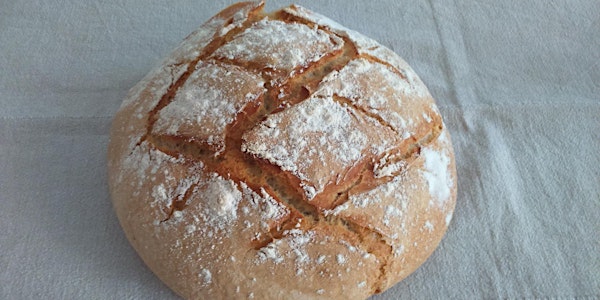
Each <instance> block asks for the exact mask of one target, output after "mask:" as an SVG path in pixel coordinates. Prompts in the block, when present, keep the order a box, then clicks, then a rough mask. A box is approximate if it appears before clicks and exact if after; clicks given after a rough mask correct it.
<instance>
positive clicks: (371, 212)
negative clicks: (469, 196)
mask: <svg viewBox="0 0 600 300" xmlns="http://www.w3.org/2000/svg"><path fill="white" fill-rule="evenodd" d="M262 6H263V4H262V3H242V4H238V5H237V6H233V7H231V8H229V9H228V10H225V11H224V12H222V13H220V14H219V15H217V16H215V17H214V18H213V19H211V20H210V21H209V22H208V23H206V24H205V25H204V26H203V27H202V28H201V29H199V31H197V32H195V33H193V34H192V35H190V36H189V37H188V38H187V40H186V41H185V42H184V43H183V44H182V46H180V47H179V48H178V49H177V50H175V52H174V53H173V54H172V55H171V56H170V57H169V58H168V59H167V60H166V61H165V62H164V63H163V65H162V67H160V68H159V69H158V71H156V72H155V73H154V74H153V73H151V74H150V75H149V77H147V78H146V79H145V80H143V81H142V83H140V84H139V85H138V87H137V89H136V88H134V89H133V90H132V91H131V92H130V95H129V97H128V99H129V100H127V101H125V102H124V104H123V107H122V111H126V112H127V111H128V110H129V112H128V114H129V115H132V116H133V117H134V118H135V119H136V121H135V122H133V124H132V125H128V122H131V121H123V122H122V123H121V128H120V129H118V130H120V132H119V134H116V135H121V136H123V139H125V137H124V136H127V139H128V141H124V142H123V143H122V144H123V145H124V146H122V148H121V149H116V150H113V152H114V153H124V155H121V156H120V157H118V158H116V159H114V160H113V159H112V158H111V159H110V162H109V163H110V164H111V165H114V166H115V168H119V170H118V171H115V172H113V173H115V174H116V175H112V174H111V176H116V177H115V178H114V179H113V178H111V182H115V183H113V185H115V186H116V187H115V186H113V187H111V189H112V193H113V198H119V197H128V196H132V197H139V198H144V197H143V195H142V196H140V194H143V192H141V191H143V190H144V189H145V190H149V191H150V192H148V193H149V196H150V198H151V201H149V205H146V206H145V208H144V209H141V210H139V211H137V212H132V211H135V210H136V209H135V208H134V206H135V205H134V204H132V203H134V201H132V202H131V203H121V202H127V201H126V200H124V201H115V207H116V210H117V213H118V214H119V218H120V220H121V222H122V223H123V225H124V227H127V226H138V224H135V222H136V218H141V219H145V218H147V219H148V220H152V222H145V223H144V224H142V225H140V226H141V227H145V228H144V229H140V230H139V232H141V233H142V234H140V236H141V235H143V232H152V236H151V237H148V239H149V240H152V239H154V242H159V241H160V239H163V240H164V239H169V238H170V239H172V240H171V241H172V243H173V245H171V248H168V249H167V250H166V252H167V253H170V254H169V255H172V258H173V259H174V260H175V259H177V257H178V255H179V254H177V253H175V252H176V251H180V250H182V249H188V250H189V248H191V247H196V248H198V249H200V248H206V246H207V244H206V243H205V242H198V241H192V240H193V238H192V237H194V236H195V237H196V238H198V236H197V234H201V235H202V236H204V238H209V239H213V238H214V239H217V240H218V241H220V242H219V243H221V244H222V247H223V249H235V250H231V251H230V252H231V253H229V254H228V255H230V257H227V258H224V257H223V256H222V255H220V254H219V253H218V252H219V251H217V250H215V251H212V250H214V247H215V244H213V245H212V247H213V249H212V250H211V249H204V250H202V249H200V250H197V251H196V253H193V254H190V255H188V256H187V258H179V259H181V260H184V261H185V260H186V259H187V260H193V259H196V260H200V263H199V264H200V265H203V266H205V267H204V268H201V269H194V268H192V267H191V266H183V265H185V264H183V265H178V266H176V267H173V266H172V265H170V264H169V262H164V260H165V257H164V256H161V255H163V254H161V253H162V252H161V251H162V250H160V249H159V248H160V247H161V246H160V245H156V247H157V249H159V250H157V251H155V252H153V250H140V249H142V248H144V247H145V248H147V247H148V246H147V244H144V243H149V242H148V241H140V242H139V243H136V242H135V241H134V240H135V237H133V235H135V234H136V232H137V231H136V230H137V229H130V232H128V230H127V228H126V233H127V234H128V237H129V238H130V240H132V244H133V245H134V247H135V248H136V249H137V250H138V252H141V255H142V257H143V258H144V260H145V261H146V263H148V264H149V265H150V266H151V268H152V269H153V271H154V272H156V273H157V274H158V275H159V277H161V278H162V279H163V280H165V282H167V284H169V286H171V287H172V288H174V289H175V290H176V291H177V292H178V293H180V294H182V295H184V296H186V297H200V296H202V295H208V294H213V295H217V294H219V295H221V296H223V297H225V296H227V295H229V296H231V295H233V294H235V293H239V292H240V290H248V291H257V292H256V293H257V294H256V295H255V294H254V292H249V293H247V296H248V297H249V298H252V297H254V296H259V294H260V289H257V288H256V285H255V283H253V280H252V279H250V280H249V281H250V283H245V282H242V280H241V279H239V278H235V276H234V275H223V274H221V270H219V269H218V268H217V269H211V268H210V267H209V266H210V264H211V263H210V261H211V259H212V260H213V261H223V260H231V261H230V262H228V263H231V265H240V264H241V262H239V261H237V262H236V260H240V259H243V258H244V257H248V256H250V257H252V258H251V259H247V260H249V261H251V262H252V263H251V264H254V265H257V266H259V267H257V268H256V270H254V269H253V270H250V271H248V270H242V271H240V272H241V273H244V276H245V277H251V276H250V274H253V276H254V277H252V278H254V282H256V278H259V277H260V276H261V274H262V275H264V276H267V277H268V276H269V274H271V276H273V275H272V274H279V273H277V272H281V273H282V274H285V273H286V272H287V271H286V270H280V271H278V268H282V265H284V264H286V263H287V261H291V263H290V266H292V267H293V268H294V272H295V274H296V275H298V276H299V275H302V274H306V273H311V274H310V276H317V275H318V274H320V275H321V276H322V277H323V276H324V277H327V276H325V275H323V274H328V276H329V277H334V275H335V274H334V273H335V272H334V271H331V268H328V267H326V266H330V265H331V264H333V265H337V267H338V268H339V269H340V270H341V271H337V275H338V277H339V276H341V275H344V274H346V275H345V276H350V275H348V274H354V273H361V272H362V273H364V274H358V275H357V274H355V275H353V276H354V277H356V281H357V282H355V283H353V284H354V286H353V287H352V288H349V287H345V286H341V287H336V288H331V289H327V288H326V285H325V286H324V287H323V288H318V289H317V288H315V289H314V290H312V291H310V292H311V293H312V295H313V296H315V297H319V296H323V297H326V298H331V297H336V296H339V293H351V294H352V295H355V296H359V297H367V296H369V295H371V294H373V293H379V292H381V291H383V290H385V289H387V288H389V287H390V286H391V285H392V284H394V283H395V282H397V281H398V280H400V279H402V278H403V277H405V276H406V275H408V273H410V272H412V270H414V269H415V268H416V267H417V266H418V265H419V264H420V263H421V262H422V261H423V260H424V259H425V258H426V257H427V256H428V255H429V254H430V253H431V251H433V249H430V248H428V249H425V250H423V251H422V252H423V254H414V253H415V251H416V250H412V252H411V250H409V249H407V248H408V247H410V246H414V248H418V246H417V244H418V243H423V244H425V245H426V247H432V248H435V244H437V241H439V239H440V238H441V235H442V234H443V231H444V230H445V227H446V226H447V223H448V222H449V218H450V217H451V213H452V209H453V198H454V194H453V193H454V189H455V187H454V185H455V179H454V174H453V173H452V172H453V168H454V166H453V157H452V153H451V150H448V149H449V148H451V145H450V141H449V138H448V134H447V132H446V131H445V129H444V127H443V123H442V120H441V117H440V115H439V112H438V111H437V108H436V107H435V104H434V102H433V100H432V99H431V96H429V93H428V92H427V90H426V89H425V87H424V85H423V84H422V82H421V81H420V80H419V79H418V77H417V76H416V75H415V74H414V72H413V71H412V70H411V69H410V67H409V66H408V65H406V63H404V62H403V61H402V60H401V59H399V58H398V57H397V56H396V55H395V54H393V53H391V51H389V50H387V48H385V47H382V46H381V45H379V44H377V43H376V42H374V41H372V40H370V39H368V38H365V37H363V36H362V35H360V34H358V33H355V32H353V31H350V30H348V29H345V28H344V27H342V26H341V25H339V24H336V23H334V22H332V21H330V20H329V19H327V18H324V17H322V16H320V15H318V14H315V13H312V12H309V11H307V10H305V9H303V8H301V7H297V6H292V7H289V8H286V9H284V10H281V11H278V12H275V13H272V14H269V15H265V14H263V13H262V11H261V9H262ZM291 44H293V46H292V47H290V45H291ZM165 74H166V75H165ZM164 77H167V78H169V79H168V80H166V81H165V79H164ZM159 78H160V79H159ZM132 99H133V100H132ZM140 99H143V100H140ZM121 114H125V113H123V112H121ZM115 124H118V121H115ZM116 127H117V125H115V128H116ZM113 130H114V129H113ZM114 135H115V134H114V132H113V138H114ZM111 143H115V142H114V141H112V140H111ZM115 148H118V147H115ZM116 156H117V155H116ZM109 167H110V166H109ZM126 178H131V179H134V181H133V182H131V184H130V186H132V187H134V188H133V190H134V191H133V192H131V191H126V192H121V191H122V190H127V188H122V187H120V186H119V185H125V184H122V183H121V182H125V181H126ZM415 178H417V179H415ZM422 186H423V187H424V188H421V187H422ZM425 192H428V193H426V195H425V194H424V193H425ZM395 194H397V195H395ZM115 195H116V196H115ZM410 195H414V197H417V198H419V197H420V198H428V199H429V198H431V199H433V200H430V201H428V202H427V203H425V204H414V203H411V202H410V199H408V198H409V196H410ZM394 197H395V198H397V199H396V200H397V201H396V200H394V201H396V202H397V203H396V204H398V205H397V206H394V205H391V204H389V203H387V204H386V205H377V204H378V203H379V204H381V203H382V200H381V199H389V198H394ZM384 202H385V201H384ZM244 203H246V204H244ZM192 210H193V211H194V213H189V214H187V213H186V212H188V211H192ZM417 210H427V211H428V213H429V214H430V215H433V217H432V218H433V219H435V215H441V216H443V217H442V218H443V219H444V220H445V224H434V223H435V221H431V220H430V219H426V220H423V219H420V218H419V216H418V215H417V216H416V217H414V218H412V219H410V220H409V221H410V222H408V223H410V224H407V222H401V220H403V219H402V218H403V214H409V213H410V212H411V211H417ZM148 211H150V213H147V212H148ZM125 212H126V213H125ZM144 213H147V214H148V215H149V217H146V216H141V215H142V214H144ZM433 219H432V220H433ZM124 220H125V221H124ZM249 220H260V222H255V223H252V222H250V221H249ZM142 223H143V222H142ZM181 223H183V224H187V225H186V226H184V227H183V228H179V227H178V224H181ZM417 223H419V224H417ZM420 223H422V225H420ZM199 224H202V226H204V227H206V228H204V229H199V228H197V226H200V225H199ZM150 226H154V227H156V228H154V229H148V228H146V227H150ZM237 227H239V228H243V230H240V232H235V231H234V230H232V228H237ZM417 227H419V228H418V229H415V228H417ZM174 228H175V229H174ZM434 228H435V230H434ZM396 229H397V230H396ZM414 231H419V232H421V233H423V232H424V233H425V236H426V237H425V238H414V235H415V233H414ZM434 231H435V232H434ZM398 232H400V233H398ZM427 232H429V233H430V235H429V236H427ZM219 234H220V235H223V234H225V235H229V236H230V238H231V239H233V240H236V241H237V242H231V241H223V239H222V238H217V237H216V236H217V235H219ZM178 235H180V236H181V237H182V238H178V237H177V236H178ZM186 238H187V239H186ZM403 238H404V239H408V240H415V241H414V242H413V243H414V245H405V243H404V242H402V239H403ZM140 239H142V240H143V239H144V238H143V237H140ZM417 240H418V241H417ZM240 241H241V242H240ZM185 243H188V244H185ZM227 243H231V245H228V244H227ZM328 244H336V246H335V247H333V246H327V245H328ZM429 244H431V245H430V246H427V245H429ZM243 245H246V247H245V248H247V249H246V250H243V251H242V250H240V249H239V248H240V246H243ZM228 247H229V248H228ZM327 247H329V248H330V249H331V248H333V249H338V250H334V252H335V251H337V252H335V253H333V254H331V253H329V252H330V250H328V249H327ZM336 247H337V248H336ZM175 249H178V250H175ZM248 249H251V250H248ZM339 249H342V250H339ZM188 250H186V251H188ZM148 251H149V254H146V255H144V252H148ZM240 251H241V252H240ZM163 252H164V251H163ZM203 252H204V253H203ZM224 252H225V253H226V252H227V250H225V251H224ZM324 253H329V254H331V255H325V254H324ZM169 255H167V256H169ZM402 255H405V256H406V258H405V257H402ZM408 257H411V258H410V259H408ZM203 259H204V262H202V261H201V260H203ZM222 264H223V265H226V263H225V262H222ZM403 264H405V265H403ZM190 265H192V264H191V263H190ZM260 265H265V266H269V267H268V268H263V269H261V268H260ZM290 266H288V268H289V267H290ZM320 266H323V267H322V269H320V268H321V267H320ZM172 268H175V269H176V271H173V270H170V269H172ZM243 268H244V267H243V266H242V267H240V269H243ZM284 268H285V267H284ZM319 270H320V271H319ZM173 272H175V273H178V274H176V275H173V274H171V273H173ZM265 272H267V273H269V274H267V273H265ZM403 272H404V273H406V274H404V273H403ZM189 274H194V275H195V277H194V279H193V280H186V279H183V278H185V277H190V276H189ZM332 274H333V275H332ZM340 274H341V275H340ZM227 276H230V277H231V278H230V280H232V281H234V282H238V284H237V286H236V288H235V289H234V290H230V289H229V288H223V286H222V285H223V284H224V283H223V282H222V281H223V279H222V278H227ZM350 277H352V276H350ZM354 277H352V278H354ZM165 278H166V279H165ZM172 278H176V279H172ZM219 280H220V281H221V282H219ZM236 280H237V281H236ZM332 280H334V281H333V282H335V280H336V279H332ZM339 280H341V281H343V279H339ZM188 281H189V282H188ZM215 282H219V285H221V287H220V289H221V290H220V291H217V290H215V289H219V287H215V286H214V283H215ZM275 282H276V281H275ZM310 288H312V286H306V287H303V288H297V289H295V290H293V292H291V293H290V294H289V295H292V296H294V295H295V294H294V293H297V294H296V295H295V296H296V297H302V295H311V293H309V290H310ZM340 288H341V289H342V290H340ZM282 289H283V287H282ZM336 289H337V290H336ZM350 290H355V291H351V292H348V291H350ZM203 293H207V294H203ZM278 293H279V294H278ZM251 296H252V297H251ZM262 296H265V297H269V296H270V297H275V296H281V291H279V292H277V289H276V288H270V289H267V291H266V292H263V294H262ZM292 298H293V297H292Z"/></svg>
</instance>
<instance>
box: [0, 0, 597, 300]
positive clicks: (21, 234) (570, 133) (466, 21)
mask: <svg viewBox="0 0 600 300" xmlns="http://www.w3.org/2000/svg"><path fill="white" fill-rule="evenodd" d="M231 3H232V2H230V1H223V0H218V1H198V0H196V1H192V0H184V1H177V2H173V1H166V0H151V1H144V2H139V1H129V2H125V1H117V0H107V1H74V0H61V1H40V0H15V1H3V2H2V3H0V41H1V42H0V70H1V73H0V107H2V109H0V229H1V230H2V233H1V234H0V282H1V283H2V284H0V298H1V299H40V298H43V299H177V296H176V295H175V294H173V293H172V292H171V291H170V290H169V289H168V288H167V287H166V286H165V285H163V284H162V283H160V281H159V280H158V279H157V278H156V277H155V276H154V275H153V274H152V273H151V272H150V271H149V269H147V268H146V267H145V266H144V264H143V262H142V261H141V260H140V259H139V257H138V256H137V255H136V253H135V252H134V251H133V249H132V248H131V247H130V246H129V243H128V242H127V240H126V239H125V236H124V234H123V232H122V230H121V228H120V226H119V224H118V221H117V219H116V216H115V214H114V212H113V210H112V206H111V202H110V198H109V194H108V187H107V175H106V147H107V143H108V133H109V128H110V122H111V120H112V117H113V115H114V113H115V112H116V111H117V109H118V108H119V105H120V103H121V101H122V100H123V98H124V96H125V94H126V93H127V90H128V89H129V88H131V87H132V86H133V85H134V84H135V83H136V82H137V81H139V80H140V79H141V78H142V77H143V76H144V75H145V74H146V73H147V72H148V71H149V70H150V69H151V68H152V66H154V65H155V64H157V63H158V62H159V60H160V59H161V58H162V57H163V56H165V55H166V54H167V53H168V52H169V51H170V50H171V49H173V48H174V47H175V46H176V45H177V44H178V43H179V41H180V40H182V39H183V38H184V37H185V36H186V35H187V34H188V33H190V32H191V31H192V30H193V29H195V28H196V27H197V26H199V25H200V24H201V23H203V22H204V21H206V20H207V19H208V18H209V17H211V16H212V15H214V14H215V13H217V12H218V11H220V10H221V9H222V8H224V7H226V6H227V5H229V4H231ZM290 3H291V2H288V1H275V0H273V1H269V3H268V4H267V9H268V10H273V9H276V8H279V7H282V6H285V5H288V4H290ZM296 3H298V4H300V5H302V6H305V7H307V8H309V9H312V10H314V11H316V12H319V13H321V14H324V15H326V16H328V17H330V18H332V19H334V20H336V21H338V22H339V23H341V24H343V25H345V26H347V27H349V28H351V29H354V30H356V31H359V32H361V33H363V34H365V35H367V36H369V37H372V38H373V39H375V40H377V41H379V42H381V43H382V44H384V45H385V46H388V47H389V48H391V49H392V50H394V51H396V52H397V53H398V54H399V55H400V56H402V57H403V58H404V59H405V60H406V61H407V62H408V63H409V64H410V65H411V66H412V67H413V68H414V69H415V70H416V72H417V74H419V76H420V77H421V78H422V80H423V81H424V82H425V84H426V85H427V86H428V87H429V89H430V91H431V93H432V94H433V96H434V98H435V99H436V100H437V103H438V106H439V108H440V110H441V112H442V115H443V117H444V119H445V123H446V125H447V127H448V128H449V129H450V133H451V135H452V140H453V143H454V147H455V152H456V161H457V171H458V178H459V192H458V201H457V207H456V211H455V215H454V218H453V220H452V221H451V223H450V227H449V230H448V233H447V235H446V236H445V238H444V239H443V241H442V243H441V245H440V247H439V248H438V249H437V250H436V251H435V253H434V254H433V255H432V257H431V258H430V259H429V260H428V261H427V262H426V263H425V264H424V265H423V266H422V267H421V268H419V269H418V270H417V271H416V272H415V273H414V274H412V275H411V276H410V277H408V278H407V279H406V280H404V281H403V282H401V283H400V284H398V285H396V286H395V287H393V288H392V289H391V290H389V291H388V292H386V293H384V294H381V295H377V296H375V297H374V299H495V298H553V299H572V298H576V299H586V298H589V299H598V298H600V221H599V220H600V218H599V215H600V150H599V149H600V51H599V50H598V49H600V14H599V12H600V2H599V1H583V0H582V1H567V0H564V1H545V0H544V1H542V0H537V1H511V0H496V1H488V0H484V1H474V0H465V1H442V0H430V1H396V0H385V1H383V0H382V1H342V0H328V1H297V2H296Z"/></svg>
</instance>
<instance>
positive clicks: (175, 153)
mask: <svg viewBox="0 0 600 300" xmlns="http://www.w3.org/2000/svg"><path fill="white" fill-rule="evenodd" d="M249 25H250V24H249ZM249 25H248V26H249ZM199 60H200V59H198V61H199ZM191 65H193V63H192V64H191ZM189 70H190V69H189V68H188V72H189ZM173 86H177V84H175V85H173ZM173 86H172V88H173ZM172 88H171V89H169V90H170V91H171V92H172V93H174V91H173V89H172ZM168 93H169V92H168ZM157 107H158V106H157ZM440 130H441V128H440ZM146 138H148V139H147V140H146V141H147V142H149V143H150V142H153V143H155V144H157V145H158V144H161V141H158V140H159V139H160V138H164V137H156V136H152V135H150V136H147V137H146ZM166 138H169V137H166ZM172 138H174V139H175V142H178V141H179V142H181V141H183V142H185V143H184V144H185V145H183V146H176V147H173V148H171V147H160V145H158V147H157V148H162V150H164V151H163V152H165V153H170V152H171V150H174V151H173V152H171V153H170V154H171V155H172V156H173V157H180V154H185V152H186V151H185V150H184V149H180V148H179V147H183V148H186V147H192V148H193V146H192V145H193V144H194V143H189V141H186V140H185V139H182V137H172ZM200 145H201V144H200ZM155 146H156V145H155ZM198 149H203V148H202V147H198ZM414 149H419V148H418V147H414ZM205 150H206V149H205ZM208 151H210V150H208ZM417 152H418V151H415V153H417ZM417 154H418V153H417ZM209 156H211V155H210V153H209ZM188 158H191V159H195V157H194V156H189V157H188ZM249 159H250V160H252V161H255V162H253V163H255V164H258V165H261V166H262V165H264V166H265V168H271V169H273V166H270V167H269V166H268V165H269V164H266V163H264V162H260V161H256V160H255V159H253V158H252V157H250V158H248V157H247V156H244V160H249ZM231 162H235V160H232V161H231ZM215 163H216V162H215ZM206 164H207V165H208V164H210V163H206ZM271 172H273V173H272V174H278V173H277V172H278V171H277V170H274V171H273V170H271ZM224 176H225V177H226V178H232V179H235V178H234V177H233V176H230V175H229V174H224ZM274 177H279V176H274ZM236 182H242V180H241V179H237V180H236ZM280 198H281V197H280ZM282 200H283V199H280V201H282ZM298 206H299V205H298ZM173 207H174V208H177V207H176V205H175V204H173ZM180 208H181V209H184V207H180ZM318 216H319V220H318V221H315V222H319V224H320V225H319V226H321V225H323V224H325V226H327V224H330V223H331V224H330V225H331V226H334V223H335V226H337V225H339V224H338V223H341V222H342V221H344V220H340V219H339V218H338V219H335V218H333V217H328V218H321V215H318ZM303 218H305V219H307V218H308V217H306V216H303ZM352 226H353V225H351V224H344V227H352ZM362 229H364V228H360V227H359V228H355V229H354V231H359V230H362ZM375 233H376V232H375ZM368 234H369V233H366V234H363V236H366V235H368ZM356 236H357V237H360V234H359V233H356ZM363 239H365V238H363ZM380 245H382V246H385V245H383V244H380ZM366 247H368V246H365V248H366ZM371 252H373V250H371ZM382 265H383V266H384V267H385V264H382ZM383 271H384V270H382V272H381V273H382V274H383V273H384V272H383ZM376 285H380V284H377V282H375V284H374V287H375V291H377V290H376V288H377V287H376Z"/></svg>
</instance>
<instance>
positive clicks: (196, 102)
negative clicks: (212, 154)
mask: <svg viewBox="0 0 600 300" xmlns="http://www.w3.org/2000/svg"><path fill="white" fill-rule="evenodd" d="M263 85H264V81H263V80H262V79H261V78H260V77H258V76H256V75H255V74H253V73H249V72H247V71H244V70H243V69H241V68H239V67H236V66H231V65H217V64H214V63H205V62H199V63H198V65H197V66H196V70H195V71H194V72H193V73H192V74H191V75H190V77H189V78H188V79H187V81H186V82H185V84H184V85H183V86H182V87H181V88H180V89H179V90H178V91H177V94H176V95H175V98H174V99H173V101H172V102H171V103H169V104H168V105H167V106H166V107H164V108H163V109H162V110H160V111H159V113H158V119H157V121H156V122H155V123H154V128H153V133H155V134H166V135H180V136H186V137H190V138H192V137H193V138H195V139H199V140H201V141H202V142H205V143H207V144H209V145H214V146H215V147H216V148H217V149H219V150H221V149H222V148H223V147H224V143H225V128H226V126H227V125H229V124H231V123H232V122H233V121H234V120H235V117H236V116H237V114H238V113H239V112H240V111H241V110H242V109H243V108H244V107H245V106H246V105H247V104H249V103H253V102H255V101H257V99H258V98H259V97H260V96H261V95H262V93H263V92H264V91H265V89H264V87H263Z"/></svg>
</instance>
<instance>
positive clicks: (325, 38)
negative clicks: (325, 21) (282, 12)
mask: <svg viewBox="0 0 600 300" xmlns="http://www.w3.org/2000/svg"><path fill="white" fill-rule="evenodd" d="M298 41H303V45H302V47H289V45H291V44H294V43H296V42H298ZM342 43H343V41H342V40H341V39H340V38H338V37H335V36H331V35H329V34H327V33H326V32H325V31H322V30H319V29H315V28H310V27H308V26H306V25H304V24H296V23H294V24H289V23H285V22H282V21H277V20H268V19H266V18H265V19H263V20H261V21H259V22H257V23H255V24H253V25H252V26H251V27H250V28H248V29H246V31H244V32H243V33H242V34H240V35H238V36H237V37H236V38H234V39H233V40H232V41H231V42H229V43H227V44H225V45H223V46H222V47H221V48H219V50H217V51H216V52H215V54H214V57H216V58H225V59H229V60H234V59H235V60H236V61H239V62H242V63H248V62H253V63H258V64H259V65H262V66H264V68H269V69H273V70H283V71H285V72H286V73H287V74H290V73H291V72H292V71H293V70H294V69H295V68H297V67H306V66H308V64H310V63H312V62H315V61H317V60H319V59H320V58H322V57H323V56H324V55H325V54H327V53H329V52H331V51H334V50H337V49H340V47H341V44H342Z"/></svg>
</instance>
